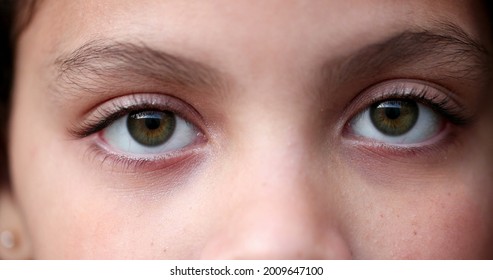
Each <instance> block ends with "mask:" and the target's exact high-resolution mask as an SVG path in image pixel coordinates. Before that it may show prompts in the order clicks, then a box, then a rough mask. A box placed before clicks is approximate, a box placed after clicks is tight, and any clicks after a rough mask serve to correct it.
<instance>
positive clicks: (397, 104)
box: [370, 100, 419, 136]
mask: <svg viewBox="0 0 493 280" xmlns="http://www.w3.org/2000/svg"><path fill="white" fill-rule="evenodd" d="M418 116H419V108H418V104H417V103H416V102H414V101H411V100H388V101H383V102H380V103H375V104H373V105H372V106H371V107H370V118H371V121H372V123H373V125H374V126H375V128H377V129H378V130H379V131H380V132H382V133H383V134H385V135H388V136H401V135H404V134H405V133H407V132H408V131H410V130H411V129H412V128H413V127H414V125H415V124H416V121H417V120H418Z"/></svg>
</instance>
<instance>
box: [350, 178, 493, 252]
mask: <svg viewBox="0 0 493 280" xmlns="http://www.w3.org/2000/svg"><path fill="white" fill-rule="evenodd" d="M457 182H458V181H455V182H453V181H448V182H443V181H442V182H427V183H425V182H424V183H423V184H422V185H421V189H420V190H413V191H409V192H407V191H406V190H403V189H400V190H398V191H395V192H393V191H392V192H388V193H380V192H379V193H371V192H368V193H367V194H366V196H365V197H364V198H357V199H358V200H359V201H360V202H361V201H363V200H364V201H371V202H361V204H360V206H354V207H353V208H354V209H355V214H354V215H353V216H352V221H353V224H352V227H351V229H350V231H351V232H354V233H353V234H349V236H351V239H350V242H351V243H352V244H353V253H354V255H355V257H356V258H362V259H478V258H491V254H492V253H493V250H491V249H492V247H491V244H492V241H493V228H492V226H491V218H490V214H489V213H491V211H492V210H493V209H491V208H492V207H491V204H484V203H483V202H482V201H481V200H479V199H478V198H477V197H476V196H477V194H476V193H475V192H473V191H471V190H475V189H476V188H477V187H478V185H473V186H474V187H471V186H466V185H460V184H457ZM454 183H455V184H454ZM380 187H381V186H380ZM404 187H405V186H402V185H401V186H400V188H404ZM430 190H431V191H430ZM387 191H388V190H387Z"/></svg>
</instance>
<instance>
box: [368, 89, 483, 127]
mask: <svg viewBox="0 0 493 280" xmlns="http://www.w3.org/2000/svg"><path fill="white" fill-rule="evenodd" d="M430 91H431V90H430V87H429V86H424V87H422V88H412V89H411V90H410V91H408V92H407V93H405V92H406V88H399V87H397V88H394V89H392V90H391V91H390V92H383V93H382V94H380V95H379V96H377V97H372V98H371V99H370V102H369V104H368V105H367V106H370V105H371V104H375V103H379V102H383V101H386V100H392V99H408V100H413V101H415V102H419V103H421V104H423V105H426V106H428V107H430V108H431V109H433V111H435V112H436V113H438V114H440V115H441V116H443V117H445V118H446V119H447V120H448V121H450V122H452V123H453V124H455V125H458V126H466V125H468V124H469V123H471V122H472V120H473V116H470V115H469V114H468V113H467V112H466V111H465V110H464V109H463V108H462V107H461V106H459V105H458V104H457V102H455V101H454V100H453V99H452V98H450V97H449V96H447V95H445V94H443V95H440V96H437V95H432V94H431V93H430ZM365 108H366V107H365Z"/></svg>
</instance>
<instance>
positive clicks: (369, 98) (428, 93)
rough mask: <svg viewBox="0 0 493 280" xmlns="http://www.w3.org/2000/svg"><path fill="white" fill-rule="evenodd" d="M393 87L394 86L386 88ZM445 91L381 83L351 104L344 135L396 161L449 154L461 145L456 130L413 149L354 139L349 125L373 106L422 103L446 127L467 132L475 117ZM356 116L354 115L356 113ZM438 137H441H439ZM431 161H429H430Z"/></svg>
mask: <svg viewBox="0 0 493 280" xmlns="http://www.w3.org/2000/svg"><path fill="white" fill-rule="evenodd" d="M388 84H390V85H391V86H386V85H388ZM452 96H453V94H451V93H448V92H447V90H446V89H442V88H441V87H438V86H433V85H429V84H423V82H421V81H414V80H404V81H401V82H400V83H399V81H395V80H392V81H389V82H381V83H379V84H377V86H375V87H371V88H369V89H368V90H366V91H364V92H363V93H362V94H360V95H358V97H356V98H355V99H354V100H352V101H351V102H350V105H349V107H348V108H346V111H349V112H351V113H350V117H349V121H347V122H346V124H345V125H344V128H343V135H344V136H345V137H347V138H346V139H348V140H350V141H351V142H353V141H356V142H353V144H356V145H357V146H358V147H361V148H363V149H364V151H368V152H371V153H375V152H376V153H377V154H380V155H382V156H395V157H396V158H401V159H405V158H409V159H411V158H414V157H415V156H417V157H420V156H424V157H427V158H430V157H431V158H433V157H434V156H437V155H439V154H441V152H444V151H446V150H447V149H448V148H449V147H450V145H453V144H458V143H457V142H455V141H456V139H457V138H456V136H458V135H459V134H458V133H457V130H455V129H447V132H446V133H447V134H442V136H445V137H442V138H439V139H438V140H437V139H436V138H435V137H433V138H435V140H431V141H430V142H428V143H426V144H410V145H393V144H388V143H380V142H375V141H368V140H364V139H361V138H359V137H357V138H354V136H353V135H354V134H353V133H352V132H350V131H351V128H350V126H351V125H350V123H351V120H353V119H354V118H355V117H356V116H358V115H359V114H361V113H363V112H364V111H366V110H367V109H368V108H369V107H370V106H372V105H373V104H377V103H381V102H385V101H390V100H396V99H397V100H412V101H415V102H417V103H421V104H422V105H424V106H427V107H429V108H430V109H432V110H433V111H434V112H435V113H436V114H438V115H439V116H440V117H442V118H443V119H444V121H445V123H446V125H447V127H455V128H465V127H467V126H469V125H470V124H471V123H473V122H474V120H475V116H474V115H473V114H472V113H471V112H469V111H467V110H466V107H465V106H463V105H462V103H460V102H458V101H456V99H455V98H453V97H452ZM353 112H354V113H353ZM437 136H438V135H437ZM431 158H430V159H431Z"/></svg>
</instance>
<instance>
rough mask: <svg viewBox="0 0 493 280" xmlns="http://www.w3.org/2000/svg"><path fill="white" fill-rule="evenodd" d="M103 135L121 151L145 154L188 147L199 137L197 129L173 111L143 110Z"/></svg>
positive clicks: (107, 129) (139, 154) (104, 131)
mask: <svg viewBox="0 0 493 280" xmlns="http://www.w3.org/2000/svg"><path fill="white" fill-rule="evenodd" d="M102 135H103V138H104V140H105V141H106V142H107V143H108V144H109V145H110V146H111V147H112V148H114V149H116V150H118V151H119V152H123V153H125V154H130V155H133V156H145V155H156V154H162V153H166V152H170V151H175V150H179V149H181V148H184V147H186V146H188V145H190V144H192V143H193V142H194V141H195V140H196V138H197V130H196V128H195V127H194V126H193V125H192V124H190V123H189V122H187V121H185V120H184V119H182V118H180V117H179V116H177V115H176V114H174V113H172V112H169V111H140V112H134V113H130V114H127V115H125V116H123V117H121V118H119V119H117V120H116V121H115V122H113V123H112V124H111V125H109V126H108V127H107V128H105V129H104V130H103V134H102Z"/></svg>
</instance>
